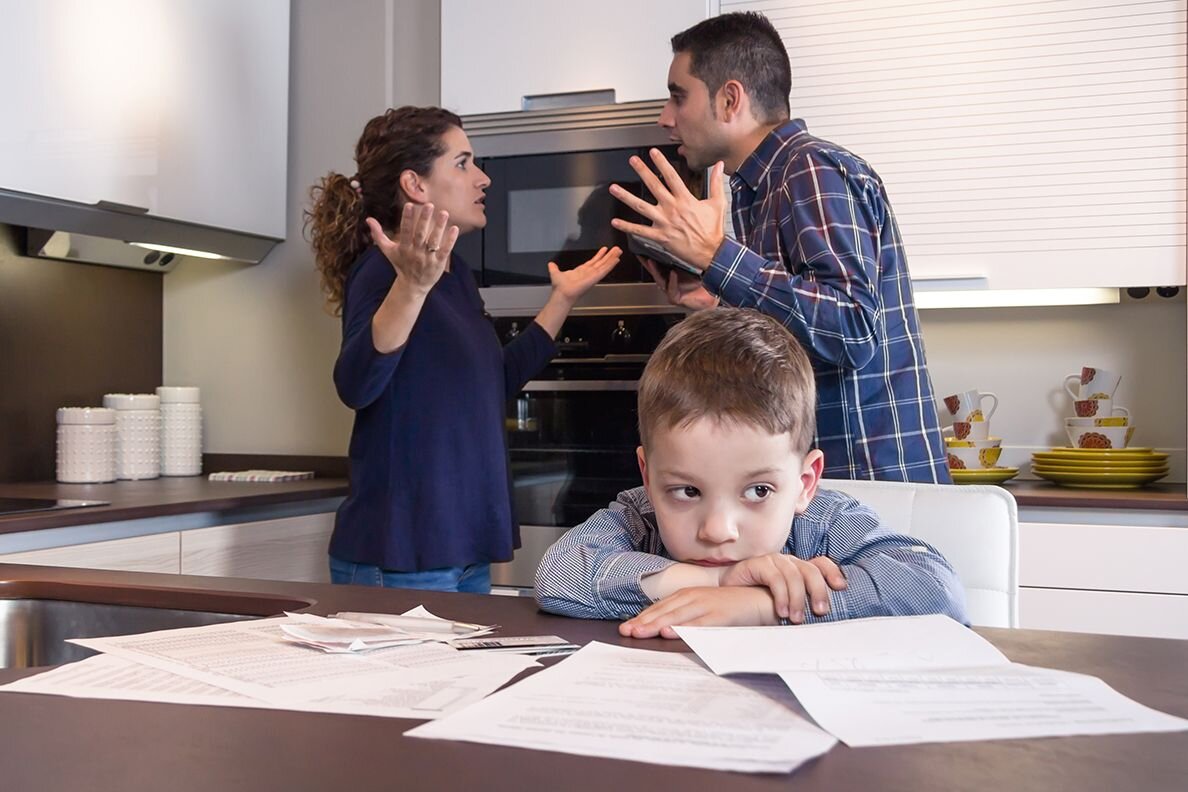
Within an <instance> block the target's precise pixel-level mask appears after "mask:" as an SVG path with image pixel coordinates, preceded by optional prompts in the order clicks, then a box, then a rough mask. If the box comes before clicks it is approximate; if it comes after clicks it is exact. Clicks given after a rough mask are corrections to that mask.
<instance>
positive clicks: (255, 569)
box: [181, 513, 334, 583]
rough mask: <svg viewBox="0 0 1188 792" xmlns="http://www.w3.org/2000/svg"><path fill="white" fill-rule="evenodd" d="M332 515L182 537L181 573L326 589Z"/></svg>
mask: <svg viewBox="0 0 1188 792" xmlns="http://www.w3.org/2000/svg"><path fill="white" fill-rule="evenodd" d="M333 530H334V514H333V513H328V514H310V515H305V516H301V517H288V518H284V519H279V520H259V521H257V522H251V523H241V524H236V525H218V526H214V527H211V528H198V529H195V530H192V531H183V532H182V534H181V573H182V574H183V575H217V576H220V577H242V578H256V579H259V580H294V581H301V582H306V583H329V582H330V573H329V567H328V564H327V555H326V552H327V548H328V547H329V544H330V534H331V533H332V532H333Z"/></svg>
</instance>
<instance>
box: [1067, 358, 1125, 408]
mask: <svg viewBox="0 0 1188 792" xmlns="http://www.w3.org/2000/svg"><path fill="white" fill-rule="evenodd" d="M1121 381H1122V375H1120V374H1115V373H1113V372H1112V371H1106V370H1105V369H1099V368H1093V367H1091V366H1085V367H1084V368H1082V369H1081V373H1080V374H1069V375H1068V376H1067V377H1065V378H1064V390H1065V392H1066V393H1068V395H1069V396H1072V397H1073V401H1084V400H1086V399H1112V398H1113V397H1114V391H1116V390H1118V383H1119V382H1121Z"/></svg>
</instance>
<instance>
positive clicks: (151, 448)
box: [103, 393, 161, 480]
mask: <svg viewBox="0 0 1188 792" xmlns="http://www.w3.org/2000/svg"><path fill="white" fill-rule="evenodd" d="M103 406H104V407H110V408H112V409H113V410H115V411H116V477H117V478H121V479H132V480H135V479H152V478H157V476H160V475H161V409H160V408H161V400H160V399H159V398H157V395H156V394H153V393H109V394H107V395H106V396H104V397H103Z"/></svg>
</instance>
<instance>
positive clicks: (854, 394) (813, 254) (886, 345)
mask: <svg viewBox="0 0 1188 792" xmlns="http://www.w3.org/2000/svg"><path fill="white" fill-rule="evenodd" d="M730 186H731V191H732V193H733V198H732V199H733V215H734V230H735V232H736V234H737V235H738V239H737V241H736V240H734V239H730V238H727V239H726V240H725V241H724V242H723V243H722V246H721V247H720V248H718V251H717V253H716V254H715V255H714V259H713V261H712V262H711V263H710V267H709V269H708V270H707V271H706V273H705V279H704V282H705V287H706V288H707V289H708V290H709V291H710V292H711V293H713V294H717V295H718V296H719V297H720V298H721V300H722V301H723V302H724V303H726V304H728V305H734V306H739V307H743V308H756V309H758V310H760V311H762V312H763V313H765V314H768V315H770V316H773V317H775V318H776V319H778V320H779V321H781V322H782V323H783V324H784V325H785V326H786V327H787V328H788V329H789V330H791V331H792V334H793V335H795V336H796V338H797V339H798V340H799V341H800V343H801V344H802V345H803V346H804V348H805V350H806V351H807V352H808V353H809V356H810V358H811V359H812V361H813V369H814V371H815V373H816V380H817V438H816V446H817V448H819V449H821V451H823V452H824V454H825V475H826V476H827V477H832V478H849V479H887V480H893V481H923V482H936V483H945V484H947V483H949V482H950V481H951V478H950V476H949V471H948V468H947V467H946V465H945V454H944V450H943V449H944V443H943V441H942V439H941V431H940V425H939V422H938V419H937V414H936V405H935V401H934V398H933V392H932V382H931V381H930V380H929V377H928V368H927V364H926V363H925V360H924V341H923V339H922V338H921V336H920V322H919V318H918V317H917V315H916V307H915V300H914V298H913V296H912V284H911V280H910V279H909V275H908V269H907V259H906V257H905V255H904V250H903V240H902V239H901V238H900V236H899V227H898V226H897V225H896V223H895V216H894V215H893V214H892V212H891V204H890V202H889V200H888V198H887V193H886V190H885V189H884V188H883V182H882V180H881V179H880V178H879V177H878V175H877V174H876V173H875V172H874V171H873V170H872V169H871V167H870V166H869V165H867V164H866V162H864V161H863V160H862V159H860V158H858V157H856V156H855V155H853V154H851V153H850V152H848V151H846V150H845V149H843V148H841V147H839V146H835V145H834V144H832V143H829V142H827V141H824V140H821V139H819V138H815V137H813V136H812V135H810V134H809V133H808V130H807V128H806V127H805V124H804V122H803V121H801V120H799V119H794V120H791V121H787V122H785V123H784V124H782V125H781V126H779V127H777V128H776V129H774V130H773V131H772V132H771V134H769V135H768V136H767V137H766V138H765V139H764V141H763V142H762V143H761V144H759V147H758V148H757V149H755V151H754V152H752V153H751V156H749V157H748V158H747V159H746V161H745V162H743V164H742V166H741V167H739V169H738V171H737V172H736V173H735V174H734V175H733V176H732V177H731V178H730Z"/></svg>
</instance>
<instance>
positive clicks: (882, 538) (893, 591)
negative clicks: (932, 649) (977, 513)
mask: <svg viewBox="0 0 1188 792" xmlns="http://www.w3.org/2000/svg"><path fill="white" fill-rule="evenodd" d="M822 496H823V497H822ZM818 499H820V503H819V504H816V505H818V506H819V510H814V509H813V507H812V506H810V511H815V512H816V513H815V518H814V520H813V522H814V523H816V525H815V527H816V528H817V530H816V531H808V532H806V534H809V533H816V534H817V535H816V537H814V539H815V541H814V540H809V541H811V542H812V544H811V545H809V546H803V547H802V546H798V547H797V549H796V554H797V555H800V556H801V557H802V558H804V557H810V556H814V555H826V556H828V557H829V558H832V559H833V560H834V561H835V562H836V563H837V564H838V565H839V566H840V567H841V570H842V572H843V573H844V574H845V576H846V588H845V589H844V590H842V591H831V592H830V594H829V597H830V608H829V613H828V614H827V615H826V616H824V617H818V616H816V615H814V614H812V613H809V612H806V614H805V615H806V619H807V620H808V621H836V620H839V619H859V618H865V617H870V616H914V615H921V614H931V613H943V614H945V615H947V616H950V617H952V618H953V619H956V620H957V621H959V622H961V623H963V624H968V623H969V618H968V616H966V613H965V590H964V588H963V587H962V585H961V582H960V581H959V580H958V579H957V574H956V573H955V572H954V571H953V568H952V567H951V566H950V565H949V562H948V561H946V560H945V558H944V557H943V556H942V555H941V554H940V553H939V552H938V551H937V550H936V548H934V547H932V546H931V545H929V544H927V543H926V542H923V541H921V540H919V539H916V538H914V537H911V536H907V535H904V534H897V533H893V532H891V531H889V530H888V529H887V528H885V527H884V526H883V525H881V524H880V522H879V518H878V516H877V515H876V514H875V513H874V512H873V511H871V510H870V509H869V508H868V507H866V506H863V505H861V504H859V503H858V502H857V501H855V500H853V499H852V498H850V497H848V496H845V495H841V494H840V493H837V492H824V491H822V492H819V493H818V496H817V498H816V499H814V500H818ZM822 528H823V530H822ZM805 538H806V539H807V538H808V537H807V535H806V536H805Z"/></svg>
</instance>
